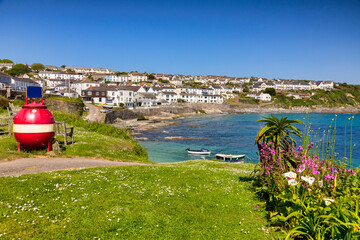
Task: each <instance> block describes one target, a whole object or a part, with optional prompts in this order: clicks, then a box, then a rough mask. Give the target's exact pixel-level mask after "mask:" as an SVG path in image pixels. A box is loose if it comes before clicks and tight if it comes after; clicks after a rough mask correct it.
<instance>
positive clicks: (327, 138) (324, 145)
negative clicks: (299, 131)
mask: <svg viewBox="0 0 360 240" xmlns="http://www.w3.org/2000/svg"><path fill="white" fill-rule="evenodd" d="M353 120H354V116H352V117H350V118H348V119H347V121H346V123H345V128H344V140H343V141H344V156H343V158H342V159H339V158H338V157H337V153H336V152H335V144H336V130H337V128H336V126H337V115H336V114H335V117H334V118H333V119H332V120H331V123H330V125H329V128H328V129H327V130H323V133H322V136H320V135H321V129H320V128H319V130H318V132H317V133H315V134H314V135H313V134H312V133H313V131H312V130H311V124H310V123H309V119H308V118H307V121H306V122H305V126H304V129H303V140H302V147H303V149H305V150H308V145H309V143H310V142H313V144H314V146H313V147H312V149H311V150H310V152H309V153H311V155H313V156H319V157H320V158H321V159H323V160H331V161H339V162H340V163H341V164H342V165H343V166H348V167H351V164H352V155H353V150H354V147H355V144H353ZM349 122H350V133H349V134H348V127H347V125H348V123H349ZM349 136H350V139H349V144H347V143H348V137H349ZM348 145H349V147H348ZM348 148H349V151H348Z"/></svg>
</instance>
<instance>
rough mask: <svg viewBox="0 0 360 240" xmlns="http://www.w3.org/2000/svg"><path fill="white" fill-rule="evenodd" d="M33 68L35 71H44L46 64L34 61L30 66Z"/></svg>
mask: <svg viewBox="0 0 360 240" xmlns="http://www.w3.org/2000/svg"><path fill="white" fill-rule="evenodd" d="M30 68H31V70H33V71H35V72H39V71H44V70H45V66H44V65H43V64H41V63H34V64H32V65H31V66H30Z"/></svg>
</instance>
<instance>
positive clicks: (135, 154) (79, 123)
mask: <svg viewBox="0 0 360 240" xmlns="http://www.w3.org/2000/svg"><path fill="white" fill-rule="evenodd" d="M56 120H57V121H66V123H67V125H72V126H75V128H74V144H70V145H67V146H64V145H62V144H63V142H64V137H63V136H56V139H57V140H58V141H59V142H60V143H61V145H62V149H63V151H62V152H60V153H56V157H75V156H80V157H94V158H102V159H109V160H114V161H124V162H128V161H137V162H146V163H150V161H149V160H148V156H147V151H146V150H144V149H143V148H142V147H141V146H140V145H139V144H138V143H137V142H136V141H134V140H133V139H132V138H131V137H130V136H129V135H128V133H127V132H125V131H124V130H122V129H118V128H115V127H113V126H111V125H109V124H103V123H88V122H86V121H84V120H82V119H81V118H78V117H75V116H71V115H67V114H56ZM3 130H5V127H2V128H0V131H3ZM68 140H69V138H68ZM35 156H49V155H48V154H47V152H46V149H42V150H34V151H27V150H26V149H24V152H18V151H17V143H16V140H15V137H14V136H13V135H0V160H5V159H6V160H12V159H15V158H19V157H35Z"/></svg>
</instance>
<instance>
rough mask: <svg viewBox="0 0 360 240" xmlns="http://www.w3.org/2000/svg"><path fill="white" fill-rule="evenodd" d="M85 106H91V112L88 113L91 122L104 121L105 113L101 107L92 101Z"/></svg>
mask: <svg viewBox="0 0 360 240" xmlns="http://www.w3.org/2000/svg"><path fill="white" fill-rule="evenodd" d="M85 106H86V107H88V108H89V113H88V115H87V117H88V119H89V121H91V122H103V121H104V116H105V114H103V113H101V112H100V109H99V108H98V107H96V106H94V105H92V104H90V103H85Z"/></svg>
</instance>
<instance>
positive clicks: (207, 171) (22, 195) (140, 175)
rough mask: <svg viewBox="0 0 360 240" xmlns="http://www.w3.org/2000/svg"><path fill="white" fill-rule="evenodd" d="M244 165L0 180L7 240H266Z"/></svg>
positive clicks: (0, 230) (1, 227)
mask: <svg viewBox="0 0 360 240" xmlns="http://www.w3.org/2000/svg"><path fill="white" fill-rule="evenodd" d="M252 168H253V165H252V164H246V163H245V164H235V165H233V164H226V163H217V162H205V161H190V162H183V163H177V164H167V165H163V164H162V165H152V166H129V167H111V168H92V169H83V170H73V171H58V172H52V173H42V174H34V175H23V176H20V177H2V178H0V185H1V186H2V189H1V191H0V209H1V210H0V211H1V214H0V222H1V224H0V234H2V236H3V237H5V238H8V239H13V238H14V239H17V238H27V237H32V236H36V238H38V239H59V238H61V239H63V238H66V239H85V238H86V239H95V238H97V239H116V238H121V239H157V238H162V239H256V240H257V239H273V238H275V237H280V236H282V234H281V233H279V232H275V231H274V229H273V228H271V227H268V224H267V221H266V217H265V211H264V210H263V208H259V206H262V205H263V204H264V203H263V202H261V201H259V200H258V199H257V198H256V196H255V194H254V192H253V191H252V187H251V183H250V181H251V178H248V176H249V174H250V172H251V169H252Z"/></svg>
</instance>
